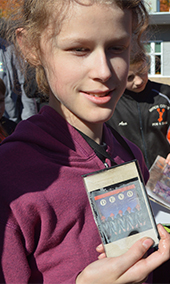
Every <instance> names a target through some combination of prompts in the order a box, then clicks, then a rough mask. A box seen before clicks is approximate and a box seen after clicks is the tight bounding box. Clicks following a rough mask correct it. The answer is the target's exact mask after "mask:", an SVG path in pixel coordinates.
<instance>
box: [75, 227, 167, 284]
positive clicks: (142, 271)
mask: <svg viewBox="0 0 170 284" xmlns="http://www.w3.org/2000/svg"><path fill="white" fill-rule="evenodd" d="M158 230H159V234H160V237H161V240H160V242H159V249H158V250H157V251H155V252H153V253H152V254H150V255H149V256H147V257H146V258H143V257H144V255H145V253H146V252H147V250H148V249H149V248H150V247H151V245H152V244H153V241H152V239H150V238H142V239H141V240H139V241H137V242H136V243H135V244H134V245H133V246H132V247H131V248H130V249H129V250H128V251H127V252H126V253H125V254H123V255H121V256H119V257H109V258H103V257H104V256H105V255H104V251H103V249H102V246H99V247H98V248H97V250H98V251H100V252H101V253H102V257H101V256H100V257H99V258H100V259H99V260H97V261H95V262H93V263H91V264H90V265H88V266H87V267H86V268H85V269H84V270H83V271H82V272H81V273H80V274H79V276H78V277H77V280H76V283H77V284H85V283H88V284H96V283H97V284H117V283H119V284H120V283H121V284H122V283H124V284H126V283H142V282H144V280H145V279H146V277H147V276H148V274H150V273H151V272H152V271H153V270H154V269H156V268H157V267H158V266H160V265H161V264H162V263H164V262H165V261H167V260H168V259H169V258H170V235H169V234H168V233H167V232H166V230H165V229H164V228H163V226H162V225H158Z"/></svg>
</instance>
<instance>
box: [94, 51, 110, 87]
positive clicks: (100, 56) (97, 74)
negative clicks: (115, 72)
mask: <svg viewBox="0 0 170 284" xmlns="http://www.w3.org/2000/svg"><path fill="white" fill-rule="evenodd" d="M111 76H112V71H111V64H110V61H109V58H108V57H107V55H106V53H105V51H104V50H99V51H98V52H96V53H95V54H94V55H93V59H92V60H91V69H90V77H91V78H92V79H93V80H98V81H101V82H103V83H104V82H107V81H108V80H109V78H110V77H111Z"/></svg>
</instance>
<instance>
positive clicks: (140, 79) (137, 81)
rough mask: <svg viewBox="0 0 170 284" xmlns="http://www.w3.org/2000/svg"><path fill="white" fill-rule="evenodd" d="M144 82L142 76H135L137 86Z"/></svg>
mask: <svg viewBox="0 0 170 284" xmlns="http://www.w3.org/2000/svg"><path fill="white" fill-rule="evenodd" d="M142 84H143V79H142V78H141V77H140V76H137V75H136V78H135V85H136V86H140V85H142Z"/></svg>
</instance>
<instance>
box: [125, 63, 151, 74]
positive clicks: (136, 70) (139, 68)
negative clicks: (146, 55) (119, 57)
mask: <svg viewBox="0 0 170 284" xmlns="http://www.w3.org/2000/svg"><path fill="white" fill-rule="evenodd" d="M147 71H148V66H147V62H143V61H142V62H139V63H135V64H131V65H130V67H129V73H133V74H141V73H145V72H147Z"/></svg>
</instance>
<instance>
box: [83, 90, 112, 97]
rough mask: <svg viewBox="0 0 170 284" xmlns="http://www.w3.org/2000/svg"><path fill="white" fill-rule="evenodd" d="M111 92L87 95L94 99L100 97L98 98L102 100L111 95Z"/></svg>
mask: <svg viewBox="0 0 170 284" xmlns="http://www.w3.org/2000/svg"><path fill="white" fill-rule="evenodd" d="M110 92H111V91H108V92H104V93H86V94H87V95H89V96H93V97H98V98H101V97H106V96H108V95H109V94H110Z"/></svg>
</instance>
